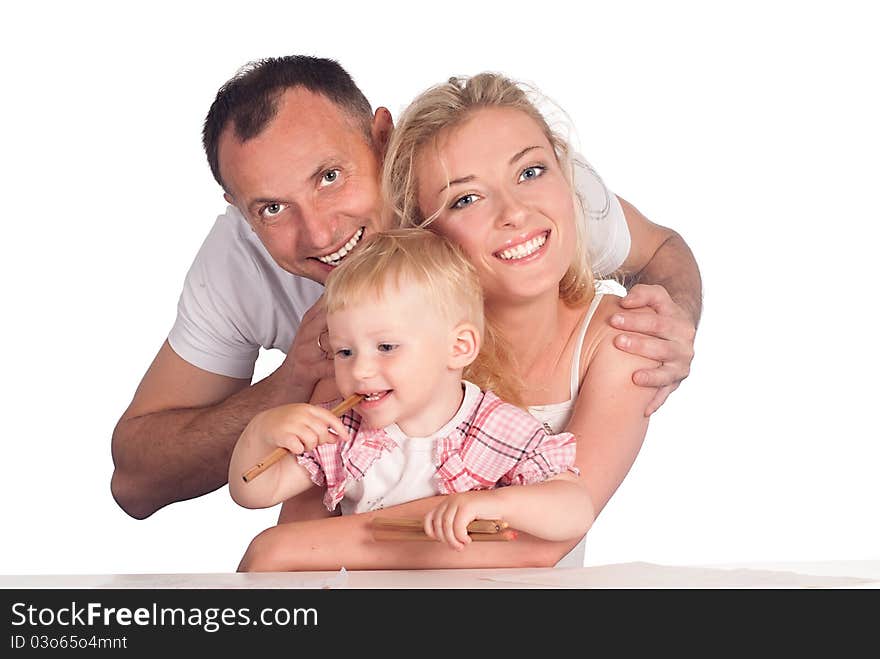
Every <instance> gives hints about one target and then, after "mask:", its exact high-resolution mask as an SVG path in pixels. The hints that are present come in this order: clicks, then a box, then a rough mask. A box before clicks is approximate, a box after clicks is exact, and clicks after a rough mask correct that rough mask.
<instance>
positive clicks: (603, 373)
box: [240, 74, 657, 570]
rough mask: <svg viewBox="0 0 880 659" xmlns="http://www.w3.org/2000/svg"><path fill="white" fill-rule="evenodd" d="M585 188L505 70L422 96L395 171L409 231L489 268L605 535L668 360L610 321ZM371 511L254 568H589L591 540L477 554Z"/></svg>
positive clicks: (423, 507) (407, 511) (265, 554)
mask: <svg viewBox="0 0 880 659" xmlns="http://www.w3.org/2000/svg"><path fill="white" fill-rule="evenodd" d="M571 181H572V165H571V161H570V155H569V149H568V146H567V145H566V143H565V141H564V140H563V139H562V138H561V137H560V136H558V135H556V134H555V133H554V132H553V131H552V130H551V129H550V127H549V126H548V124H547V122H546V120H545V119H544V117H543V116H542V114H541V113H540V112H539V111H538V110H537V108H536V106H535V104H534V103H533V102H532V101H531V100H530V98H529V96H528V94H527V93H526V92H525V91H524V90H523V89H522V88H521V87H520V86H519V85H518V84H517V83H515V82H514V81H512V80H509V79H507V78H505V77H503V76H500V75H496V74H481V75H478V76H474V77H472V78H467V79H452V80H450V81H449V82H448V83H445V84H442V85H438V86H436V87H433V88H431V89H429V90H428V91H426V92H425V93H423V94H422V95H420V96H419V97H418V98H417V99H416V100H415V101H414V102H413V103H412V104H411V105H410V107H409V108H408V109H407V110H406V111H405V112H404V114H403V115H402V116H401V118H400V120H399V122H398V125H397V128H396V129H395V131H394V133H393V135H392V138H391V143H390V145H389V149H388V152H387V155H386V158H385V163H384V171H383V187H384V193H385V195H386V199H387V202H388V208H389V212H391V213H393V214H394V215H395V217H396V218H397V221H398V224H400V225H403V226H422V227H427V228H429V229H430V230H432V231H435V232H437V233H439V234H441V235H443V236H445V237H446V238H448V239H449V240H451V241H452V242H454V243H456V244H457V245H459V246H460V248H461V249H462V250H463V252H464V253H465V255H466V256H467V257H468V259H469V260H470V262H471V263H472V265H473V266H474V268H475V269H476V271H477V273H478V276H479V280H480V283H481V284H482V286H483V290H484V296H485V308H486V316H487V318H488V319H489V320H490V321H491V323H492V324H493V325H494V326H495V327H497V328H498V329H499V331H500V335H501V338H502V339H503V340H504V342H505V344H506V346H507V347H506V348H505V350H507V351H509V356H510V357H511V362H512V364H511V369H512V373H510V375H511V376H512V378H513V379H514V380H515V381H516V382H518V394H519V396H520V397H521V399H522V401H523V402H524V403H525V405H527V406H528V409H529V411H530V412H531V413H532V415H533V416H535V417H536V418H537V419H539V420H540V421H541V422H542V423H543V424H544V425H545V428H547V430H548V432H563V431H565V432H570V433H572V434H573V435H574V436H575V438H576V440H577V451H576V459H575V466H576V467H577V469H578V470H579V472H580V476H579V478H578V479H577V484H578V487H579V495H580V499H579V502H578V504H577V505H570V504H569V505H570V508H568V509H566V510H568V511H570V514H572V515H577V516H578V518H579V519H578V523H579V524H581V525H582V527H583V528H584V529H589V528H590V526H591V525H592V523H593V522H594V521H595V518H596V516H597V515H598V514H599V513H600V512H601V510H602V509H603V508H604V507H605V505H606V504H607V502H608V500H609V499H610V498H611V496H612V495H613V493H614V492H615V490H616V489H617V487H618V486H619V485H620V483H621V482H622V480H623V479H624V477H625V476H626V474H627V473H628V471H629V469H630V467H631V466H632V464H633V462H634V460H635V458H636V456H637V454H638V452H639V450H640V448H641V445H642V442H643V441H644V438H645V433H646V431H647V427H648V418H647V417H646V416H645V414H644V410H645V409H646V407H647V405H648V403H649V401H650V400H651V398H652V396H653V394H654V392H653V391H652V390H650V389H646V388H644V387H639V386H636V385H635V384H633V382H632V373H633V372H634V371H637V370H639V369H643V368H652V367H656V366H657V363H656V362H653V361H651V360H650V359H647V358H645V357H640V356H637V355H633V354H628V353H624V352H622V351H620V350H618V349H616V348H615V346H614V344H613V341H614V339H615V337H616V336H617V335H618V334H619V333H620V332H619V331H618V330H616V329H613V328H612V327H611V325H610V323H609V320H610V318H611V317H612V316H613V315H614V314H615V313H616V312H618V311H620V310H621V307H620V306H619V298H618V297H617V296H616V295H613V294H607V293H604V292H603V291H602V290H601V288H599V287H597V286H596V285H595V284H594V281H593V277H592V275H591V269H590V264H589V263H588V261H587V257H586V256H585V250H583V249H581V244H582V242H583V240H584V235H583V231H584V227H585V226H586V223H585V222H583V221H582V218H581V216H580V214H581V213H583V212H584V209H583V208H582V205H581V203H580V200H579V199H578V198H577V196H576V195H575V193H574V189H573V186H572V182H571ZM485 349H487V350H492V349H493V346H492V345H488V346H486V348H485ZM451 497H455V499H454V500H453V501H450V499H451ZM451 497H448V498H447V500H446V501H445V502H444V504H445V505H447V506H450V505H451V506H454V507H455V509H456V510H457V511H460V515H461V516H462V517H469V516H477V517H480V516H483V515H485V514H491V512H492V511H490V510H484V509H483V508H485V507H486V506H485V501H483V500H481V499H480V498H478V497H475V496H474V495H473V493H461V494H456V495H451ZM437 505H438V501H437V500H436V498H428V499H423V500H420V501H416V502H412V503H410V504H405V505H404V506H399V507H396V508H395V514H397V515H399V516H414V515H421V514H425V513H426V512H428V511H429V510H432V509H433V508H434V507H436V506H437ZM545 505H550V506H552V505H553V504H552V503H549V502H545ZM458 514H459V513H456V515H458ZM456 515H453V516H452V517H451V518H450V516H449V515H445V516H443V518H442V519H443V520H444V521H443V522H437V521H434V522H433V523H434V527H435V528H434V530H435V533H437V535H438V536H440V537H446V536H448V535H450V534H451V535H455V534H456V533H457V528H456V522H455V520H456ZM370 516H371V514H369V513H368V514H365V515H359V516H354V517H348V518H346V519H343V520H338V519H327V520H312V521H307V522H299V523H295V524H281V525H279V526H276V527H273V528H272V529H268V530H267V531H265V532H263V533H262V534H260V535H259V536H257V538H255V539H254V541H253V542H252V543H251V545H250V547H249V548H248V551H247V553H246V554H245V556H244V558H243V560H242V564H241V566H240V569H243V570H289V569H336V568H338V567H339V566H341V565H345V566H346V567H347V568H350V569H368V568H380V569H381V568H420V567H483V566H488V567H492V566H494V567H500V566H531V565H558V564H561V565H579V564H581V565H582V564H583V543H582V542H581V543H580V544H578V541H577V539H575V540H571V541H563V542H549V541H542V540H539V539H537V538H534V537H530V536H528V535H522V536H521V537H520V539H519V540H518V541H517V542H513V543H478V544H474V545H470V546H468V547H467V550H466V551H461V552H452V551H449V550H448V548H447V547H446V546H445V545H443V544H442V543H418V544H419V546H418V547H413V546H411V545H410V546H396V545H395V543H376V542H373V541H372V540H371V538H370V534H369V530H368V522H369V519H370ZM399 544H400V545H403V544H407V543H399ZM484 544H485V545H489V544H491V545H493V546H491V547H488V546H483V545H484ZM478 545H479V546H478Z"/></svg>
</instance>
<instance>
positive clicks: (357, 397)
mask: <svg viewBox="0 0 880 659" xmlns="http://www.w3.org/2000/svg"><path fill="white" fill-rule="evenodd" d="M361 399H363V395H362V394H352V395H351V396H349V397H348V398H346V399H345V400H344V401H342V402H341V403H339V404H338V405H337V406H336V407H334V408H333V409H332V410H330V412H331V413H332V414H333V415H335V416H342V415H343V414H345V413H346V412H348V410H350V409H351V408H352V407H354V406H355V405H357V404H358V403H360V402H361ZM288 453H289V451H288V450H287V449H286V448H284V447H283V446H279V447H278V448H276V449H275V450H274V451H272V452H271V453H270V454H269V455H267V456H266V457H265V458H263V459H262V460H260V461H259V462H258V463H257V464H255V465H254V466H253V467H251V468H250V469H248V470H247V471H246V472H244V473H243V474H242V475H241V478H242V480H244V482H245V483H249V482H251V481H252V480H254V479H255V478H256V477H257V476H259V475H260V474H262V473H263V472H264V471H266V470H267V469H268V468H269V467H271V466H272V465H273V464H275V463H276V462H278V461H279V460H280V459H281V458H283V457H284V456H285V455H287V454H288Z"/></svg>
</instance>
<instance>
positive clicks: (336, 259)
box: [315, 227, 364, 267]
mask: <svg viewBox="0 0 880 659" xmlns="http://www.w3.org/2000/svg"><path fill="white" fill-rule="evenodd" d="M363 236H364V227H361V228H360V229H358V230H357V231H355V232H354V234H353V235H352V236H351V238H349V239H348V242H346V243H345V244H344V245H343V246H342V247H340V248H339V249H337V250H336V251H335V252H331V253H329V254H325V255H324V256H316V257H315V258H316V259H318V260H319V261H320V262H321V263H326V264H327V265H332V266H334V267H335V266H337V265H339V264H340V263H341V262H342V259H344V258H345V257H346V256H348V253H349V252H350V251H351V250H352V249H354V246H355V245H357V244H358V243H359V242H360V241H361V238H363Z"/></svg>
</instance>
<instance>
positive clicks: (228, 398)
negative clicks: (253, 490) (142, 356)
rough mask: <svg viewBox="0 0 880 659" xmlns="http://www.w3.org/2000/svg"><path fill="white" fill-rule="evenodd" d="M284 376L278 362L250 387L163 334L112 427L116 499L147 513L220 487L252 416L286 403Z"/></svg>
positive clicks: (129, 508)
mask: <svg viewBox="0 0 880 659" xmlns="http://www.w3.org/2000/svg"><path fill="white" fill-rule="evenodd" d="M284 380H285V378H284V373H283V372H282V370H281V369H279V370H278V371H276V372H275V373H273V374H272V375H271V376H269V377H267V378H265V379H264V380H262V381H260V382H258V383H257V384H255V385H253V386H249V384H250V383H249V381H248V380H241V379H236V378H230V377H226V376H223V375H217V374H215V373H209V372H208V371H204V370H202V369H200V368H197V367H195V366H193V365H192V364H190V363H189V362H187V361H185V360H183V359H182V358H181V357H179V356H178V355H177V354H176V353H175V352H174V351H173V350H172V349H171V347H170V346H169V345H168V342H167V341H166V342H165V343H164V344H163V345H162V348H161V349H160V350H159V354H157V355H156V358H155V359H154V360H153V363H152V364H151V365H150V368H149V369H148V370H147V373H146V374H145V375H144V378H143V380H142V381H141V383H140V386H139V387H138V389H137V392H136V393H135V395H134V399H133V400H132V402H131V405H129V407H128V409H127V410H126V411H125V413H124V414H123V415H122V418H121V419H120V420H119V422H118V423H117V425H116V428H115V429H114V431H113V440H112V451H113V463H114V471H113V478H112V481H111V490H112V492H113V497H114V498H115V499H116V502H117V503H118V504H119V505H120V507H122V509H123V510H125V512H127V513H128V514H129V515H131V516H132V517H136V518H138V519H143V518H145V517H148V516H149V515H151V514H153V513H154V512H156V511H157V510H158V509H159V508H162V507H163V506H166V505H168V504H169V503H173V502H175V501H183V500H185V499H192V498H193V497H197V496H201V495H202V494H207V493H208V492H212V491H213V490H216V489H217V488H219V487H221V486H223V485H224V484H225V483H226V478H227V474H228V469H229V458H230V456H231V455H232V449H233V447H234V446H235V442H236V440H237V439H238V437H239V435H240V434H241V432H242V430H243V429H244V427H245V426H246V425H247V424H248V422H249V421H250V420H251V418H252V417H253V416H254V415H255V414H256V413H257V412H260V411H262V410H264V409H266V408H268V407H271V406H273V405H280V404H282V403H284V402H289V398H290V396H291V390H292V388H289V387H285V386H284V385H283V384H282V382H283V381H284ZM305 397H307V394H306V396H305Z"/></svg>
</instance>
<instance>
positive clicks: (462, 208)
mask: <svg viewBox="0 0 880 659" xmlns="http://www.w3.org/2000/svg"><path fill="white" fill-rule="evenodd" d="M437 147H438V148H437V151H434V150H433V149H426V150H424V151H422V152H421V153H420V154H419V156H418V158H417V159H416V176H417V179H418V181H419V206H420V208H421V209H422V212H423V213H424V214H425V216H426V217H427V216H429V215H431V214H433V213H434V212H435V211H436V210H437V209H438V207H440V206H441V204H443V202H444V199H446V203H445V205H443V208H442V210H441V212H440V214H439V216H438V217H437V219H436V220H435V221H434V222H433V224H432V225H431V227H432V229H434V230H436V231H437V232H438V233H441V234H443V235H445V236H446V237H447V238H449V239H450V240H452V241H453V242H455V243H457V244H458V245H460V246H461V247H462V248H463V249H464V251H465V253H466V254H467V256H468V258H469V259H470V260H471V262H472V263H473V264H474V266H475V267H476V268H477V271H478V272H479V275H480V282H481V283H482V285H483V290H484V292H485V295H486V300H487V302H488V303H490V304H491V303H492V301H493V300H497V299H504V300H523V299H529V298H532V297H534V296H536V295H540V294H546V293H548V291H552V292H554V294H556V293H557V292H558V285H559V281H560V280H561V279H562V277H563V276H564V275H565V272H566V271H567V270H568V268H569V266H570V265H571V263H572V260H573V259H574V250H575V226H574V221H575V220H574V218H575V212H574V200H573V196H572V191H571V186H570V185H569V183H568V181H567V180H566V178H565V176H564V174H563V172H562V169H561V167H560V166H559V163H558V162H557V161H556V155H555V153H554V150H553V147H552V146H551V144H550V142H549V141H548V139H547V137H546V136H545V135H544V132H543V130H542V129H541V127H540V126H539V125H538V123H537V122H535V120H534V119H532V118H531V117H530V116H528V115H527V114H525V113H524V112H521V111H519V110H514V109H510V108H486V109H482V110H478V111H476V112H475V113H474V114H473V116H472V117H470V118H469V119H468V120H467V122H466V123H464V124H463V125H461V126H459V127H457V128H455V129H454V130H453V131H451V132H450V133H448V134H445V135H443V134H441V136H440V139H439V141H438V145H437ZM444 165H445V168H444ZM447 173H448V179H447ZM447 180H449V181H450V186H449V190H448V195H449V196H448V199H447V189H446V183H447Z"/></svg>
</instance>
